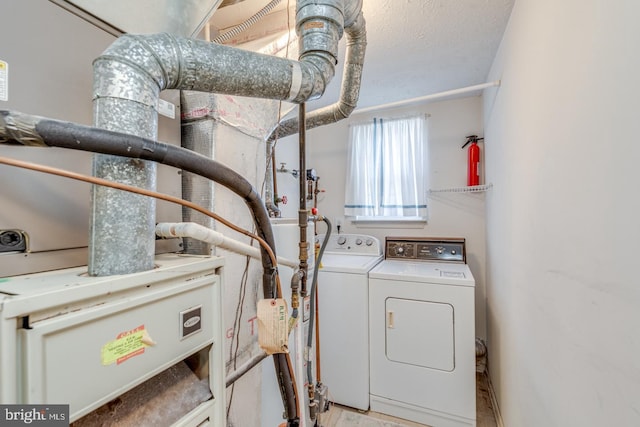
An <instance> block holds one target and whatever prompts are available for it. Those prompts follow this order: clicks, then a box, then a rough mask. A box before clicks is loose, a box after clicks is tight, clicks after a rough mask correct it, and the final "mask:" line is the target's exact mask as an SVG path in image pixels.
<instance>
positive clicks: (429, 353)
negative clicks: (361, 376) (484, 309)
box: [369, 238, 476, 427]
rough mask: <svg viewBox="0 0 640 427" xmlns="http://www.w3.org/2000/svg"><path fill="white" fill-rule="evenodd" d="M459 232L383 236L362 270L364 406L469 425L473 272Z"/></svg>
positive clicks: (444, 426) (443, 426) (438, 424)
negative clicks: (380, 249) (366, 338)
mask: <svg viewBox="0 0 640 427" xmlns="http://www.w3.org/2000/svg"><path fill="white" fill-rule="evenodd" d="M465 261H466V255H465V242H464V239H427V238H421V239H412V238H387V239H386V242H385V260H384V261H382V262H381V263H379V264H378V265H377V266H376V267H374V268H373V269H372V270H371V271H370V272H369V321H370V370H371V396H370V399H371V400H370V404H371V410H372V411H375V412H381V413H385V414H388V415H393V416H396V417H400V418H405V419H407V420H411V421H415V422H418V423H422V424H427V425H430V426H433V427H460V426H475V425H476V388H475V320H474V319H475V314H474V300H475V298H474V293H475V280H474V278H473V275H472V274H471V271H470V269H469V267H468V266H467V265H466V263H465Z"/></svg>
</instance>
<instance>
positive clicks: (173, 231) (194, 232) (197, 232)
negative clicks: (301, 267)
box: [156, 222, 298, 269]
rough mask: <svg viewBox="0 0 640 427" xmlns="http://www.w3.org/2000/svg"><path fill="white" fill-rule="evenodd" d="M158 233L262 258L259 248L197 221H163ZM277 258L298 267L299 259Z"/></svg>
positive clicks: (288, 264) (282, 263) (279, 261)
mask: <svg viewBox="0 0 640 427" xmlns="http://www.w3.org/2000/svg"><path fill="white" fill-rule="evenodd" d="M156 234H157V235H158V236H160V237H190V238H192V239H196V240H200V241H201V242H206V243H210V244H212V245H214V246H220V247H221V248H224V249H227V250H229V251H232V252H235V253H239V254H242V255H248V256H250V257H251V258H256V259H260V258H261V255H260V249H259V248H257V247H255V246H251V245H247V244H246V243H242V242H239V241H237V240H233V239H230V238H228V237H226V236H224V235H223V234H222V233H219V232H217V231H214V230H211V229H209V228H207V227H204V226H202V225H200V224H196V223H195V222H161V223H159V224H158V225H156ZM277 260H278V264H279V265H284V266H287V267H291V268H293V269H296V268H298V261H291V260H289V259H287V258H283V257H277Z"/></svg>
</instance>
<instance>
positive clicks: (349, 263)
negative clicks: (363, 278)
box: [318, 253, 382, 274]
mask: <svg viewBox="0 0 640 427" xmlns="http://www.w3.org/2000/svg"><path fill="white" fill-rule="evenodd" d="M381 260H382V255H377V256H370V255H347V254H340V255H336V254H332V253H325V254H324V255H323V257H322V262H321V263H320V264H321V265H320V269H319V270H318V272H320V273H321V272H323V271H332V272H337V273H352V274H365V273H367V272H368V271H369V270H371V268H372V267H373V266H375V265H376V264H378V263H379V262H380V261H381Z"/></svg>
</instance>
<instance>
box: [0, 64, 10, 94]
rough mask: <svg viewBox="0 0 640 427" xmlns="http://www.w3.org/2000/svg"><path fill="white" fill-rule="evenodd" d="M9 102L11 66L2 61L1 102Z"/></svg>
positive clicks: (0, 71) (0, 75)
mask: <svg viewBox="0 0 640 427" xmlns="http://www.w3.org/2000/svg"><path fill="white" fill-rule="evenodd" d="M8 100H9V64H7V63H6V62H4V61H1V60H0V101H8Z"/></svg>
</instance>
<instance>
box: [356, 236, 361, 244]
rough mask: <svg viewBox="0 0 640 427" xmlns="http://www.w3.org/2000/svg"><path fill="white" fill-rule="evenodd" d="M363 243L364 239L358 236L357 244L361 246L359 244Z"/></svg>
mask: <svg viewBox="0 0 640 427" xmlns="http://www.w3.org/2000/svg"><path fill="white" fill-rule="evenodd" d="M361 244H362V239H360V238H357V239H356V245H358V246H359V245H361Z"/></svg>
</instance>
